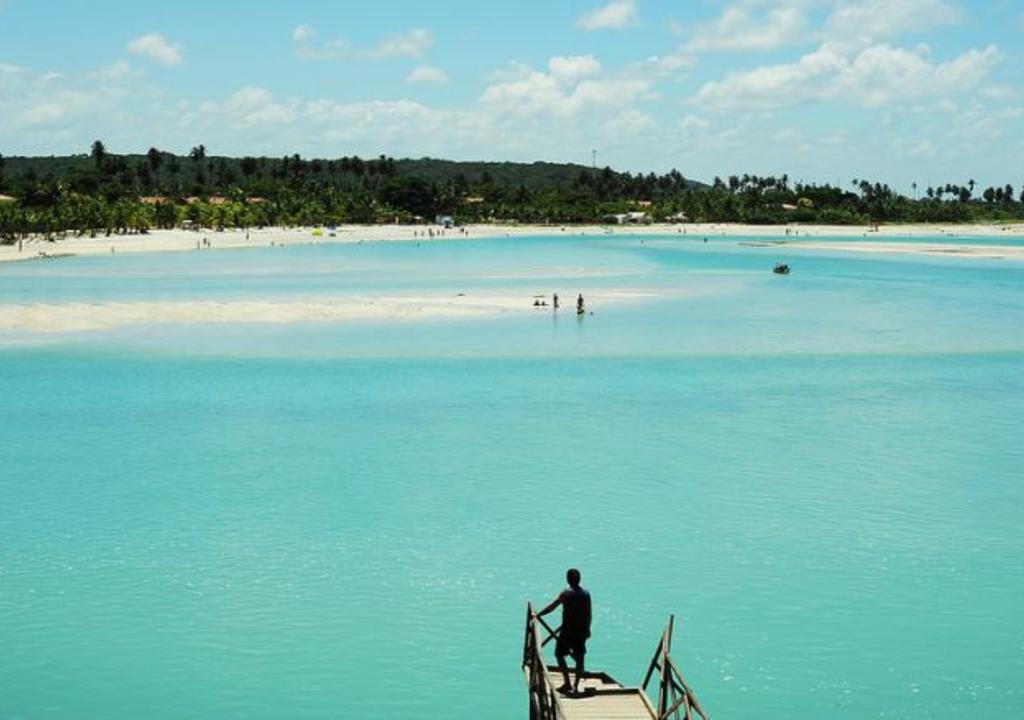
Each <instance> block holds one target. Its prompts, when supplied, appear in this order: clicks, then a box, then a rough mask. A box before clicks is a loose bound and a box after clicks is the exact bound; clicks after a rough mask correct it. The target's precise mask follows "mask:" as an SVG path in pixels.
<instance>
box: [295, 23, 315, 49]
mask: <svg viewBox="0 0 1024 720" xmlns="http://www.w3.org/2000/svg"><path fill="white" fill-rule="evenodd" d="M314 37H316V30H314V29H313V27H312V26H311V25H299V26H298V27H297V28H295V29H294V30H292V42H294V43H296V44H299V45H302V44H304V43H307V42H309V41H310V40H312V39H313V38H314Z"/></svg>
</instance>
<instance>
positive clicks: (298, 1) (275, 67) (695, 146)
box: [0, 0, 1024, 189]
mask: <svg viewBox="0 0 1024 720" xmlns="http://www.w3.org/2000/svg"><path fill="white" fill-rule="evenodd" d="M1022 49H1024V0H1013V1H1009V0H1002V1H1000V0H995V1H994V2H985V3H968V2H964V1H963V0H862V1H860V0H794V1H791V2H778V1H776V0H610V2H601V1H600V0H597V1H594V2H588V1H578V0H573V1H571V2H559V3H552V2H538V1H535V0H519V1H518V2H515V3H501V2H491V3H479V2H472V3H471V2H463V1H455V0H453V1H448V2H444V1H440V0H437V1H435V2H423V1H422V0H419V1H417V2H413V1H412V0H379V2H376V3H358V4H357V3H349V2H326V1H314V0H293V1H292V2H288V3H265V4H261V3H255V2H240V1H239V2H236V1H220V2H211V1H210V0H207V1H206V2H196V1H195V0H178V2H174V3H148V2H139V1H138V0H135V1H133V2H128V1H125V0H107V1H106V2H97V3H85V2H80V1H75V2H72V1H70V0H64V1H57V0H0V153H3V154H5V155H14V154H63V153H69V152H85V151H86V150H87V148H88V145H89V144H90V143H91V142H92V140H94V139H96V138H100V139H103V140H104V142H105V143H106V144H107V146H108V148H110V149H111V150H113V151H117V152H144V151H145V150H146V149H148V148H149V147H150V146H157V147H160V148H162V149H168V150H174V151H178V152H182V151H187V150H188V149H189V148H190V147H192V146H193V145H196V144H199V143H203V144H205V145H206V146H207V148H208V151H209V152H210V153H211V154H232V155H241V154H269V155H282V154H285V153H293V152H299V153H301V154H303V155H304V156H314V155H315V156H324V157H337V156H341V155H352V154H360V155H363V156H373V155H377V154H380V153H386V154H389V155H393V156H398V157H419V156H425V155H429V156H433V157H446V158H453V159H484V160H519V161H532V160H551V161H574V162H583V163H589V161H590V157H591V150H594V149H596V150H597V152H598V162H599V163H600V164H602V165H604V164H608V165H611V166H613V167H615V168H617V169H622V170H630V171H644V172H647V171H657V172H662V171H665V170H668V169H670V168H673V167H674V168H678V169H679V170H680V171H681V172H683V173H684V174H685V175H687V176H689V177H694V178H698V179H705V180H706V179H710V178H712V177H714V176H715V175H722V176H725V175H729V174H733V173H739V174H742V173H745V172H750V173H757V174H782V173H788V174H789V175H790V177H791V178H794V179H803V180H807V181H828V182H841V183H844V184H848V183H849V182H850V180H851V179H852V178H854V177H857V178H860V177H868V178H872V179H879V180H882V181H887V182H891V183H893V184H895V185H896V186H898V187H900V188H901V189H905V188H908V187H909V185H910V183H912V182H917V183H918V184H919V185H920V186H921V187H924V186H927V185H929V184H937V183H946V182H955V183H962V182H966V180H967V179H968V178H974V179H976V180H978V181H979V182H981V183H986V184H987V183H1006V182H1011V183H1013V184H1014V185H1019V184H1020V183H1021V182H1022V181H1024V162H1022V160H1024V73H1022V72H1021V71H1020V68H1021V66H1022V61H1024V50H1022Z"/></svg>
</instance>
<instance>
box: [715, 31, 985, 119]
mask: <svg viewBox="0 0 1024 720" xmlns="http://www.w3.org/2000/svg"><path fill="white" fill-rule="evenodd" d="M1000 58H1001V56H1000V53H999V50H998V49H997V48H996V47H995V46H989V47H987V48H985V49H984V50H968V51H967V52H965V53H963V54H961V55H960V56H958V57H956V58H955V59H953V60H951V61H949V62H945V63H938V64H935V63H932V62H930V61H929V60H928V58H927V57H926V55H925V54H924V53H923V52H922V51H921V50H919V51H918V52H912V51H909V50H906V49H903V48H898V47H892V46H889V45H874V46H871V47H868V48H866V49H864V50H862V51H861V52H859V53H858V54H857V55H855V56H854V57H852V58H847V57H846V56H844V55H842V54H840V53H838V52H837V51H836V50H834V49H832V48H830V47H828V46H823V47H822V48H820V49H818V50H816V51H815V52H812V53H808V54H806V55H804V56H803V57H801V58H800V60H798V61H797V62H795V63H786V64H781V65H767V66H764V67H759V68H756V69H754V70H749V71H745V72H738V73H733V74H731V75H728V76H726V77H725V78H724V79H723V80H720V81H716V82H710V83H707V84H705V85H704V86H703V87H702V88H701V89H700V90H699V91H698V93H697V96H696V98H695V103H696V104H697V105H698V106H701V107H704V108H705V109H708V110H716V111H725V110H770V109H775V108H780V107H786V106H791V105H797V104H800V103H804V102H812V101H821V100H840V101H846V102H851V103H855V104H859V105H861V106H863V107H867V108H873V107H879V106H882V105H886V104H890V103H893V102H903V101H908V100H915V99H921V98H926V97H941V96H944V95H950V94H956V93H960V92H964V91H966V90H969V89H972V88H974V87H976V86H977V85H979V84H980V83H981V82H982V81H983V80H984V79H985V77H986V76H987V75H988V73H989V71H990V70H991V69H992V68H993V67H994V66H995V65H996V64H997V63H998V62H999V61H1000Z"/></svg>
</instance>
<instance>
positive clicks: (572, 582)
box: [565, 568, 580, 588]
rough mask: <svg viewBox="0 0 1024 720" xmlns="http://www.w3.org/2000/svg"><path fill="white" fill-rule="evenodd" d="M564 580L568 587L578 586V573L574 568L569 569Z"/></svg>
mask: <svg viewBox="0 0 1024 720" xmlns="http://www.w3.org/2000/svg"><path fill="white" fill-rule="evenodd" d="M565 580H566V582H568V583H569V587H574V588H576V587H579V586H580V571H579V570H577V569H576V568H569V569H568V570H567V571H566V573H565Z"/></svg>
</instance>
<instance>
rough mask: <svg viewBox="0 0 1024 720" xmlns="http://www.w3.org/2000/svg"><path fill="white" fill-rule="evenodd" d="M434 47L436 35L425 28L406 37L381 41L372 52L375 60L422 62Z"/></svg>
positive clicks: (417, 29)
mask: <svg viewBox="0 0 1024 720" xmlns="http://www.w3.org/2000/svg"><path fill="white" fill-rule="evenodd" d="M433 46H434V33H432V32H430V31H429V30H424V29H423V28H416V29H414V30H410V31H409V32H407V33H405V34H404V35H396V36H395V37H392V38H386V39H384V40H381V41H380V43H378V45H377V47H375V48H374V49H373V50H372V51H371V52H370V57H372V58H373V59H375V60H387V59H390V58H397V57H405V58H412V59H413V60H420V59H421V58H422V57H423V56H424V55H425V54H426V52H427V50H429V49H430V48H432V47H433Z"/></svg>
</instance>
